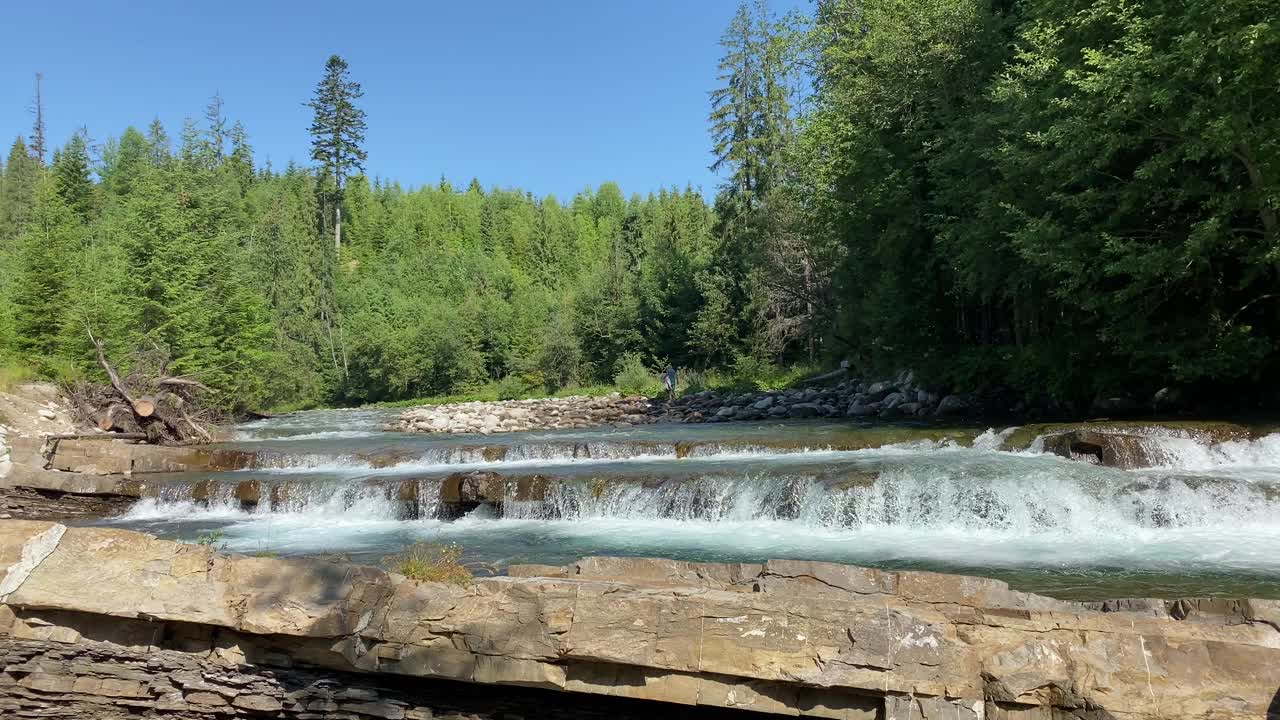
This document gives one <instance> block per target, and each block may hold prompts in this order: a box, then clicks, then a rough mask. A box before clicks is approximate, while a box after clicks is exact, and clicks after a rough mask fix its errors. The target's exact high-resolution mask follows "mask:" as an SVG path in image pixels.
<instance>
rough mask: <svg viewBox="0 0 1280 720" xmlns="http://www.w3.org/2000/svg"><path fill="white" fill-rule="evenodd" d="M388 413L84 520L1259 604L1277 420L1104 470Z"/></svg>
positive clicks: (946, 447) (796, 435) (300, 539)
mask: <svg viewBox="0 0 1280 720" xmlns="http://www.w3.org/2000/svg"><path fill="white" fill-rule="evenodd" d="M394 414H395V413H394V412H393V411H381V410H333V411H315V412H306V413H298V414H295V415H292V416H288V417H284V418H279V419H272V420H266V421H258V422H255V423H250V424H247V425H244V426H241V427H240V428H238V430H237V440H236V441H235V442H233V443H231V445H232V446H234V447H237V448H241V449H249V450H254V451H255V452H256V453H257V454H258V456H259V457H260V458H261V459H262V460H261V462H260V463H259V464H260V467H259V468H258V469H255V470H242V471H235V472H225V473H205V474H195V473H186V474H183V475H177V476H173V477H170V478H157V479H156V481H155V482H152V483H151V485H152V486H154V487H158V488H159V489H158V490H156V491H155V496H154V497H149V498H146V499H144V500H142V501H140V502H139V503H138V504H137V505H135V506H134V507H133V508H132V509H131V510H130V511H129V512H128V513H127V514H126V515H124V516H122V517H118V518H113V519H110V520H106V521H102V523H104V524H109V525H114V526H119V527H127V528H131V529H137V530H143V531H146V532H150V533H153V534H156V535H159V536H162V537H171V538H177V539H182V540H188V541H194V540H196V539H198V538H200V537H202V536H203V537H216V538H217V542H218V544H220V545H225V546H226V548H227V549H228V550H231V551H236V552H245V553H254V552H262V553H270V554H275V555H286V556H287V555H316V554H338V555H345V556H347V557H350V558H352V559H356V560H361V561H371V562H377V561H378V560H379V559H380V558H382V557H383V556H386V555H389V554H392V553H394V552H396V551H398V550H399V549H401V548H402V547H404V546H405V545H407V544H409V543H412V542H416V541H436V542H450V543H458V544H460V545H461V546H462V547H463V549H464V560H466V561H476V562H483V563H488V564H491V565H493V566H496V567H498V568H502V567H505V566H507V565H510V564H514V563H545V564H564V563H566V562H569V561H572V560H574V559H577V558H579V557H582V556H585V555H626V556H650V557H670V558H677V559H686V560H699V561H716V562H739V561H741V562H753V561H761V560H765V559H769V558H797V559H813V560H830V561H837V562H845V563H853V564H858V565H867V566H873V567H880V568H889V569H926V570H936V571H944V572H958V573H964V574H972V575H982V576H989V577H996V578H1000V579H1003V580H1006V581H1008V582H1009V583H1010V585H1012V586H1013V587H1015V588H1017V589H1023V590H1030V591H1035V592H1041V593H1045V594H1049V595H1054V596H1057V597H1063V598H1088V599H1098V598H1109V597H1178V596H1233V597H1273V598H1280V512H1278V511H1280V434H1273V435H1266V436H1263V437H1261V438H1258V439H1255V440H1240V441H1233V442H1225V443H1221V444H1217V445H1206V444H1201V443H1197V442H1195V441H1192V440H1189V439H1186V438H1184V437H1179V436H1178V435H1177V434H1176V433H1168V434H1167V435H1160V434H1156V435H1155V436H1153V437H1152V438H1151V442H1152V443H1154V444H1155V445H1156V446H1158V450H1159V453H1158V456H1159V458H1160V466H1159V467H1156V468H1150V469H1142V470H1118V469H1112V468H1105V467H1099V466H1096V465H1091V464H1088V463H1085V462H1082V461H1078V460H1068V459H1064V458H1059V457H1056V456H1052V455H1046V454H1041V453H1038V452H1035V451H1034V449H1032V450H1025V451H1019V452H1006V451H1001V450H997V449H996V448H997V447H999V446H1000V440H1001V435H1000V433H999V432H998V431H997V429H988V428H954V429H948V430H946V431H942V430H938V429H936V428H928V427H911V426H894V427H865V426H858V425H852V424H846V423H827V422H788V423H779V422H774V423H724V424H717V425H674V424H670V425H654V426H644V427H636V428H627V429H612V428H604V429H596V430H588V431H583V430H579V431H555V432H530V433H520V434H518V435H509V436H492V437H479V436H428V435H409V434H399V433H387V432H383V431H381V430H380V429H379V428H380V427H381V425H382V424H383V423H385V422H387V421H388V420H389V419H391V418H392V417H394ZM1033 447H1034V445H1033ZM472 470H484V471H492V472H496V473H500V474H501V475H502V476H503V478H506V479H507V481H508V482H509V484H510V485H511V487H512V490H511V491H510V492H509V493H508V496H507V497H506V499H505V501H504V502H501V503H499V504H481V505H479V506H478V507H473V508H468V509H467V510H466V513H465V514H463V515H462V516H460V517H448V515H449V513H447V512H445V508H443V507H442V506H441V504H440V502H439V498H440V487H441V483H442V482H443V481H444V479H445V478H446V477H447V476H449V475H450V474H452V473H456V472H460V471H472ZM517 478H525V479H526V480H529V479H536V481H537V482H539V483H541V484H540V485H539V487H540V488H541V490H540V492H539V495H538V497H537V498H536V499H529V498H528V497H522V496H520V494H519V493H517V492H515V490H514V488H515V485H516V482H515V479H517ZM248 479H252V480H254V481H257V483H258V484H259V485H260V486H261V488H262V490H261V493H262V495H263V498H264V499H263V500H262V501H261V502H259V503H258V504H257V505H256V506H254V507H246V506H245V504H244V503H243V502H240V501H239V500H238V499H237V497H236V495H235V488H236V487H237V486H238V485H239V484H240V483H243V482H244V481H245V480H248ZM201 486H203V487H204V488H205V489H204V490H203V491H199V490H197V488H198V487H201ZM406 488H407V490H406ZM268 497H269V498H270V499H271V500H268V499H267V498H268ZM211 533H213V534H212V535H211Z"/></svg>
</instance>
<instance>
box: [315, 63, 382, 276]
mask: <svg viewBox="0 0 1280 720" xmlns="http://www.w3.org/2000/svg"><path fill="white" fill-rule="evenodd" d="M324 71H325V72H324V78H323V79H322V80H321V81H320V83H319V84H318V85H316V91H315V96H314V97H313V98H312V99H311V101H310V102H308V103H307V107H309V108H311V109H312V111H313V112H314V114H315V115H314V119H313V120H312V122H311V159H312V160H315V161H316V162H318V163H320V169H321V172H323V173H324V175H326V176H327V177H328V178H329V179H330V180H331V181H332V183H333V190H334V192H333V198H332V203H333V246H334V250H335V251H336V252H340V251H341V250H342V191H343V189H344V187H345V186H346V179H347V177H348V176H349V175H350V174H351V173H353V172H354V171H358V170H361V169H363V167H364V161H365V159H366V158H367V157H368V156H367V154H366V153H365V151H364V149H363V148H362V147H361V145H362V144H363V143H364V131H365V119H364V118H365V115H364V111H363V110H361V109H360V108H358V107H356V105H355V101H356V100H359V99H360V98H361V97H362V96H363V95H364V91H363V90H361V89H360V83H358V82H355V81H354V80H352V79H351V78H350V76H349V75H348V72H347V61H346V60H343V59H342V58H341V57H339V56H337V55H331V56H330V57H329V60H328V62H326V63H325V68H324Z"/></svg>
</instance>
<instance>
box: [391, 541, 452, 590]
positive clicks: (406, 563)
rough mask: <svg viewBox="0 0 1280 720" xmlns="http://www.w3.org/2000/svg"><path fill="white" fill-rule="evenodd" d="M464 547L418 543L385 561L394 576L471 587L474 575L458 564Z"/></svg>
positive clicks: (449, 544) (450, 544)
mask: <svg viewBox="0 0 1280 720" xmlns="http://www.w3.org/2000/svg"><path fill="white" fill-rule="evenodd" d="M461 558H462V546H461V545H458V544H456V543H447V544H446V543H427V542H419V543H414V544H412V545H410V546H409V547H407V548H405V549H404V550H403V551H402V552H400V553H399V554H397V555H389V556H387V557H385V558H383V559H382V562H383V564H384V565H386V566H387V567H388V568H389V569H390V570H392V571H393V572H398V573H400V574H401V575H404V576H405V577H407V578H409V579H410V580H418V581H422V582H442V583H449V584H451V585H461V586H463V587H466V586H468V585H470V584H471V582H472V576H471V571H470V570H468V569H467V567H466V566H465V565H463V564H462V563H461V562H459V560H460V559H461Z"/></svg>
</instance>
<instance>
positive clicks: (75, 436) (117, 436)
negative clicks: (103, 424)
mask: <svg viewBox="0 0 1280 720" xmlns="http://www.w3.org/2000/svg"><path fill="white" fill-rule="evenodd" d="M44 439H45V440H146V439H147V434H146V433H110V434H107V435H104V434H102V433H55V434H53V435H45V436H44Z"/></svg>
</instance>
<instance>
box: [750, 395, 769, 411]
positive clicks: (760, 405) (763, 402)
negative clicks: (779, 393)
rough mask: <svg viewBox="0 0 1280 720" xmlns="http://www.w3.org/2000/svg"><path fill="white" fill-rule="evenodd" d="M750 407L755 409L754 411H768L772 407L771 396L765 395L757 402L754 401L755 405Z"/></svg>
mask: <svg viewBox="0 0 1280 720" xmlns="http://www.w3.org/2000/svg"><path fill="white" fill-rule="evenodd" d="M751 407H753V408H755V409H756V410H768V409H769V408H771V407H773V396H772V395H766V396H764V397H762V398H760V399H759V400H757V401H755V403H754V404H753V405H752V406H751Z"/></svg>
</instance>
